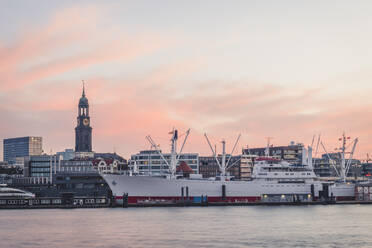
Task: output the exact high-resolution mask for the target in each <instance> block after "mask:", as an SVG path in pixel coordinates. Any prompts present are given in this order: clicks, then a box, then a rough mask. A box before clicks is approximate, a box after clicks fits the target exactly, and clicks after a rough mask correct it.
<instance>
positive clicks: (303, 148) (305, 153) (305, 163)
mask: <svg viewBox="0 0 372 248" xmlns="http://www.w3.org/2000/svg"><path fill="white" fill-rule="evenodd" d="M307 164H308V159H307V150H306V148H305V147H304V146H303V147H302V165H307Z"/></svg>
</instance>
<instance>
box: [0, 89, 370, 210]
mask: <svg viewBox="0 0 372 248" xmlns="http://www.w3.org/2000/svg"><path fill="white" fill-rule="evenodd" d="M77 112H78V116H77V124H76V128H75V137H76V138H75V150H74V149H66V150H65V151H63V152H58V153H55V154H53V153H52V154H36V155H28V156H21V155H20V154H21V152H22V151H23V150H24V147H25V144H26V145H27V147H26V148H27V149H28V150H32V151H37V152H40V151H41V148H42V138H41V137H20V138H11V139H5V140H4V157H5V159H6V160H7V162H8V163H9V165H6V166H2V168H1V169H2V170H3V171H4V172H6V173H7V174H2V176H1V177H0V179H1V180H2V183H3V184H2V185H1V186H0V209H27V208H30V209H35V208H45V209H46V208H108V207H123V208H128V207H157V206H160V207H186V206H187V207H188V206H267V205H273V206H274V205H325V204H370V203H371V202H372V182H371V181H370V176H371V173H370V171H371V168H372V167H371V166H372V164H370V163H369V161H368V160H367V161H366V163H365V164H364V165H365V167H361V162H360V161H359V160H356V159H354V157H353V156H354V153H355V150H356V147H357V143H358V141H359V139H358V138H353V139H351V138H350V137H348V136H346V134H345V133H343V134H342V136H341V137H340V138H339V141H340V143H341V144H340V146H339V147H338V148H337V152H335V153H328V152H327V149H326V147H325V145H324V142H323V141H322V140H321V136H320V135H318V137H317V138H316V136H315V135H314V136H313V139H312V142H311V145H308V146H305V145H304V144H302V143H294V142H291V143H290V145H289V146H278V147H274V146H272V145H271V144H270V140H271V138H267V146H266V147H263V148H252V149H250V148H242V149H241V151H239V149H237V147H238V146H239V141H240V139H241V135H240V134H239V135H238V136H237V138H236V140H235V142H234V143H233V145H232V148H231V152H229V153H228V152H227V141H226V140H224V139H222V141H221V150H220V152H218V151H217V144H213V142H212V141H211V139H210V138H209V137H208V135H207V134H206V133H205V134H204V138H205V143H206V146H208V147H209V148H210V152H211V154H212V155H211V156H199V153H198V152H194V153H184V151H183V150H184V148H185V147H186V146H187V145H188V138H189V136H190V134H191V129H187V130H186V131H179V130H178V129H176V128H173V129H172V130H171V131H170V132H169V133H168V135H170V152H169V153H164V152H163V151H162V150H161V149H160V146H159V145H158V143H157V142H156V141H155V139H154V138H152V137H151V135H147V136H146V137H145V139H146V141H147V142H148V144H149V145H150V147H151V149H150V150H145V151H140V152H139V153H137V154H134V155H132V156H131V158H130V159H129V160H127V159H124V158H123V157H121V156H120V155H118V154H116V152H114V153H98V152H94V151H93V150H92V127H91V126H90V105H89V102H88V98H87V95H86V90H85V84H84V82H83V89H82V95H81V98H80V99H79V101H78V111H77ZM14 147H20V148H19V149H15V148H14ZM321 151H323V154H321ZM319 154H321V158H320V157H319ZM326 166H328V167H326ZM325 168H328V169H329V172H328V173H326V172H325V170H324V169H325ZM20 172H22V174H20Z"/></svg>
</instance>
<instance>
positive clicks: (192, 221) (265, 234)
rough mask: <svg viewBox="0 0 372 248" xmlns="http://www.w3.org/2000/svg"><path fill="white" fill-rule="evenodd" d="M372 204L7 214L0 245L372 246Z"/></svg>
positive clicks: (1, 214) (0, 220) (2, 214)
mask: <svg viewBox="0 0 372 248" xmlns="http://www.w3.org/2000/svg"><path fill="white" fill-rule="evenodd" d="M371 213H372V205H337V206H336V205H334V206H273V207H269V206H250V207H205V208H203V207H188V208H129V209H121V208H115V209H110V208H106V209H41V210H0V247H1V248H3V247H4V248H8V247H55V248H59V247H61V248H62V247H63V248H65V247H89V248H93V247H372V234H371V227H372V218H371Z"/></svg>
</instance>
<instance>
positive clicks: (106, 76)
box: [0, 5, 372, 158]
mask: <svg viewBox="0 0 372 248" xmlns="http://www.w3.org/2000/svg"><path fill="white" fill-rule="evenodd" d="M111 11H112V10H111V9H110V8H109V7H107V6H100V5H89V6H85V5H84V6H82V5H75V6H69V7H66V8H64V9H61V10H58V11H56V12H53V13H52V14H51V15H50V16H49V18H48V20H47V21H45V23H43V24H42V25H33V24H32V23H25V24H24V28H23V29H21V30H17V35H16V36H15V37H14V39H13V40H12V41H11V42H3V41H1V40H0V82H1V83H0V114H1V116H2V121H1V122H0V138H8V137H15V136H24V135H40V136H43V138H44V150H45V151H46V152H49V151H50V150H51V149H52V150H53V151H60V150H62V149H64V148H72V147H74V127H75V125H76V114H77V103H78V99H79V97H80V94H81V82H80V81H81V80H82V79H84V80H85V81H86V82H87V96H88V98H89V101H90V104H91V119H92V121H91V124H92V127H93V147H94V150H95V151H99V152H112V151H113V150H115V151H117V152H118V153H120V154H122V155H124V156H125V157H129V155H130V154H134V153H137V152H138V151H139V150H141V149H147V148H149V144H147V143H146V140H145V138H144V137H145V136H146V135H148V134H151V135H152V136H153V138H154V140H155V141H156V142H158V143H159V144H160V145H161V147H162V148H163V149H164V150H168V149H169V146H168V145H169V137H168V136H167V132H168V131H170V130H171V129H172V128H173V127H177V128H179V129H180V130H186V129H187V128H191V129H192V133H191V136H190V138H189V139H190V140H189V143H188V144H187V146H186V147H185V151H190V152H199V153H201V154H209V148H208V146H207V143H206V142H205V140H204V137H203V134H204V133H205V132H207V133H208V134H209V135H210V137H211V139H212V140H213V142H214V143H218V142H219V141H220V140H221V139H222V138H224V139H226V140H227V141H228V145H230V146H232V145H233V142H234V139H235V138H236V136H237V135H238V134H239V133H242V135H243V136H242V140H241V142H240V147H246V146H247V145H248V146H249V147H255V146H264V145H265V139H264V137H267V136H272V137H274V139H273V143H274V145H286V144H288V143H289V142H290V141H292V140H293V141H296V142H302V143H305V144H309V143H310V142H311V140H312V137H313V135H315V134H319V133H322V137H323V139H324V142H325V143H326V144H327V146H328V147H329V150H333V149H334V148H335V147H336V146H338V144H337V139H338V137H339V136H340V135H342V133H343V132H344V131H345V132H347V133H348V134H350V135H351V136H352V137H360V143H359V147H358V152H357V154H358V156H359V157H360V158H364V157H365V154H366V153H367V152H368V151H370V150H371V149H372V143H371V142H370V140H372V132H371V131H372V130H371V127H370V123H371V107H372V100H371V99H370V91H369V89H370V88H369V86H367V85H366V86H365V87H363V84H364V83H365V82H367V81H368V80H370V79H371V75H370V74H368V73H363V72H361V73H359V74H357V75H356V76H355V77H354V78H357V79H358V85H359V87H351V86H349V82H350V80H352V77H350V76H349V78H348V77H344V76H342V75H346V73H345V74H342V75H340V76H339V77H330V78H323V79H322V80H321V81H317V82H314V84H307V83H306V84H304V83H302V82H299V83H298V84H293V83H285V77H281V78H278V79H277V80H268V78H269V77H262V78H260V77H256V76H252V75H253V74H250V73H243V72H242V73H241V75H240V76H239V77H237V76H231V77H229V76H228V75H229V73H230V71H224V70H227V69H226V68H225V67H221V66H220V65H221V64H223V63H225V64H226V65H229V66H231V64H234V61H231V60H224V58H230V55H231V54H232V53H228V51H229V49H230V48H229V44H234V42H235V41H234V42H232V40H235V39H234V38H231V37H228V38H227V39H226V40H221V41H213V42H212V40H211V41H210V42H209V44H208V41H202V42H201V41H200V40H198V39H195V37H192V36H190V35H189V33H186V32H182V30H177V29H170V30H168V31H167V32H164V31H161V30H157V29H151V28H144V29H143V30H140V31H136V32H129V31H128V30H129V28H128V29H126V27H129V26H130V24H127V23H124V24H121V25H118V26H109V27H107V26H106V25H105V23H106V19H107V18H108V17H109V16H110V13H111ZM231 42H232V43H231ZM221 51H227V54H226V56H223V55H221V56H220V57H219V60H218V61H216V60H215V58H216V54H218V53H219V52H221ZM217 62H218V63H217ZM236 63H237V66H236V67H237V68H240V66H241V65H240V64H239V65H238V63H239V62H238V61H236ZM302 63H305V61H302ZM288 66H291V65H288ZM248 69H249V68H247V70H248ZM263 69H267V73H268V74H269V73H270V68H261V69H260V70H263ZM236 70H240V69H236ZM361 71H364V70H362V69H361ZM222 72H223V73H224V75H225V76H219V75H221V73H222ZM231 73H232V74H233V73H234V71H231ZM315 73H316V72H315ZM214 74H215V76H214ZM264 78H265V79H264ZM304 81H307V80H304ZM360 86H362V87H360ZM181 132H182V131H181ZM230 149H231V147H230ZM0 158H1V157H0Z"/></svg>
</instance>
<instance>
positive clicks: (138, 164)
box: [129, 150, 199, 175]
mask: <svg viewBox="0 0 372 248" xmlns="http://www.w3.org/2000/svg"><path fill="white" fill-rule="evenodd" d="M160 154H162V155H163V157H164V159H165V160H166V161H167V162H165V161H164V159H163V158H162V156H161V155H160ZM170 160H171V154H170V153H162V152H161V150H145V151H140V153H138V154H135V155H132V156H131V159H130V161H129V169H131V170H132V171H135V170H138V172H139V173H140V174H144V175H157V174H161V173H167V172H168V171H169V166H168V165H167V163H168V164H169V163H170ZM182 161H183V162H185V163H186V164H187V165H188V166H190V168H191V169H192V170H193V171H194V174H197V173H198V172H199V154H198V153H183V154H181V155H180V158H179V163H181V162H182ZM178 165H179V164H178ZM178 165H177V166H178Z"/></svg>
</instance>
